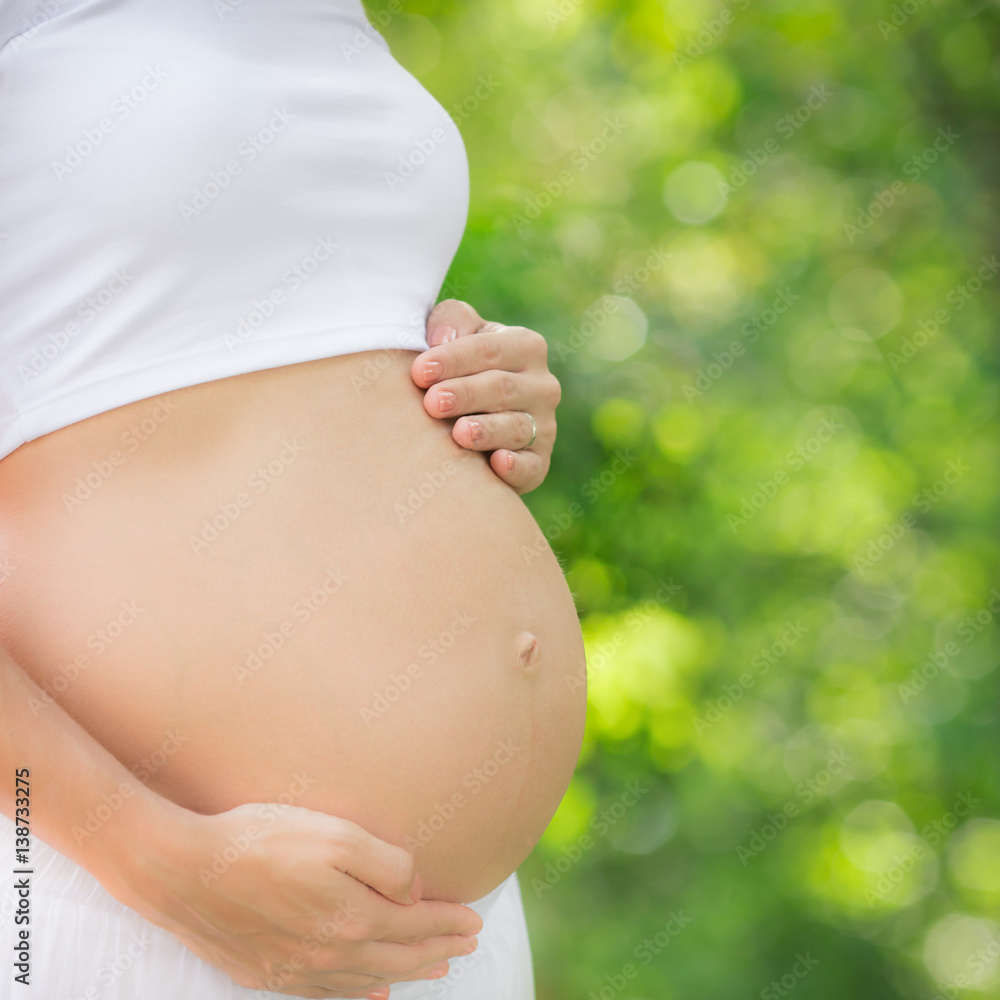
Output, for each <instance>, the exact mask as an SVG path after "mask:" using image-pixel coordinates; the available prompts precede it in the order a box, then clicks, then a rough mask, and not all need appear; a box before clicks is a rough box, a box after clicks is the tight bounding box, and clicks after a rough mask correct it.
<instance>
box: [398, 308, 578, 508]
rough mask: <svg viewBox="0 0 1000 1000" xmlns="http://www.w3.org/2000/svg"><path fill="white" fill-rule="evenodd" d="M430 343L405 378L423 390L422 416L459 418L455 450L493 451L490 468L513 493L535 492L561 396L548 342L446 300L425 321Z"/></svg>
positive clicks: (549, 453) (545, 466)
mask: <svg viewBox="0 0 1000 1000" xmlns="http://www.w3.org/2000/svg"><path fill="white" fill-rule="evenodd" d="M452 331H454V332H452ZM472 334H475V335H476V336H474V337H473V336H472ZM427 343H428V344H431V345H432V346H431V348H430V350H427V351H424V352H423V354H420V355H418V356H417V357H416V359H415V360H414V362H413V367H412V369H411V372H410V374H411V376H412V378H413V381H414V382H415V383H416V384H417V385H418V386H420V388H421V389H428V392H427V393H426V395H425V396H424V409H425V410H426V411H427V412H428V413H429V414H430V415H431V416H432V417H439V418H454V417H461V419H459V420H457V421H456V422H455V426H454V427H453V429H452V437H453V438H454V440H455V443H456V444H458V445H461V446H462V447H463V448H468V449H470V450H472V451H488V452H492V454H491V455H490V466H491V468H492V469H493V471H494V472H495V473H496V474H497V475H498V476H499V477H500V478H501V479H502V480H503V481H504V482H505V483H507V485H508V486H510V487H512V488H513V489H514V490H515V491H516V492H517V493H518V494H523V493H528V492H529V491H531V490H533V489H535V488H536V487H537V486H540V485H541V483H542V480H543V479H545V476H546V474H547V473H548V471H549V460H550V458H551V456H552V447H553V445H554V444H555V440H556V407H557V406H558V405H559V399H560V396H561V392H562V390H561V389H560V386H559V380H558V379H557V378H556V377H555V375H553V374H552V372H550V371H549V367H548V346H547V344H546V342H545V338H544V337H543V336H542V335H541V334H540V333H536V332H535V331H534V330H529V329H527V328H526V327H523V326H504V325H503V324H502V323H491V322H487V321H486V320H484V319H482V318H481V317H480V315H479V313H477V312H476V310H475V309H474V308H473V307H472V306H470V305H469V304H468V303H467V302H460V301H458V300H457V299H445V301H443V302H439V303H438V304H437V305H436V306H435V307H434V309H433V310H432V311H431V314H430V316H428V317H427ZM428 366H430V367H428ZM529 414H530V418H529V416H528V415H529ZM532 420H533V421H534V423H532Z"/></svg>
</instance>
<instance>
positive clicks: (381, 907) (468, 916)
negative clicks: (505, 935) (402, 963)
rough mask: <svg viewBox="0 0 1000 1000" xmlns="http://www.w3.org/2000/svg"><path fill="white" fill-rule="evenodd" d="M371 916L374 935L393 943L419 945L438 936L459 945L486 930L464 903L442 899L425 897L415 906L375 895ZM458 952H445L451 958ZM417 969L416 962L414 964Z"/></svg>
mask: <svg viewBox="0 0 1000 1000" xmlns="http://www.w3.org/2000/svg"><path fill="white" fill-rule="evenodd" d="M374 902H375V903H376V905H375V906H374V907H373V911H372V915H371V919H372V922H373V924H374V927H375V930H374V932H373V933H372V935H371V937H372V938H374V939H377V940H378V941H382V942H387V943H390V944H403V945H411V944H419V943H420V942H422V941H428V940H432V939H437V940H438V941H441V942H446V941H451V942H452V944H453V945H456V947H461V946H464V945H465V944H467V943H468V941H467V940H466V939H467V938H468V937H471V936H474V935H476V934H478V933H479V932H480V931H481V930H482V929H483V918H482V917H481V916H479V914H478V913H476V911H475V910H473V909H471V908H470V907H468V906H463V905H462V904H461V903H448V902H445V901H444V900H441V899H424V900H421V901H420V902H419V903H414V904H413V905H412V906H396V905H395V904H393V903H390V902H388V901H387V900H381V901H380V900H379V899H378V897H375V898H374ZM457 954H458V951H457V950H456V951H454V952H452V953H451V954H445V955H442V956H441V958H442V959H445V958H451V957H453V956H454V955H457ZM410 967H411V968H413V965H411V966H410Z"/></svg>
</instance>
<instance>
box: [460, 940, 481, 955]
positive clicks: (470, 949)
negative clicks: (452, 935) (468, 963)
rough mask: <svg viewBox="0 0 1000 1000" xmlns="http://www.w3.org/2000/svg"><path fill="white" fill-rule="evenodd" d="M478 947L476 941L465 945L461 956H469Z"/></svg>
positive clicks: (477, 941)
mask: <svg viewBox="0 0 1000 1000" xmlns="http://www.w3.org/2000/svg"><path fill="white" fill-rule="evenodd" d="M478 947H479V940H478V939H476V940H474V941H473V942H472V943H471V944H469V945H466V947H465V948H464V949H463V951H462V954H463V955H471V954H472V953H473V952H474V951H475V950H476V949H477V948H478Z"/></svg>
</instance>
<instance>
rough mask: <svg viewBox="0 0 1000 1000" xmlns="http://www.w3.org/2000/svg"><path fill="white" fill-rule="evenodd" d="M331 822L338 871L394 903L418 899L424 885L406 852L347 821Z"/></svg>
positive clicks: (413, 861)
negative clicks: (333, 824)
mask: <svg viewBox="0 0 1000 1000" xmlns="http://www.w3.org/2000/svg"><path fill="white" fill-rule="evenodd" d="M334 822H335V824H336V825H335V827H334V832H333V839H334V841H335V842H336V845H335V846H336V847H337V849H338V850H337V853H336V860H335V862H334V864H335V866H336V867H337V868H338V869H339V870H340V871H342V872H343V873H344V874H345V875H350V876H351V878H354V879H357V880H358V881H359V882H364V884H365V885H367V886H371V888H372V889H374V890H375V891H376V892H378V893H381V894H382V895H383V896H385V897H386V899H391V900H392V901H393V902H396V903H404V904H409V903H416V902H417V901H418V900H419V899H420V892H421V890H422V888H423V885H422V883H421V881H420V876H419V875H417V866H416V861H415V860H414V857H413V855H412V854H411V853H410V852H409V851H407V850H405V849H404V848H402V847H396V846H395V845H394V844H390V843H387V842H386V841H384V840H379V839H378V837H375V836H373V835H372V834H370V833H369V832H368V831H367V830H365V829H363V828H362V827H360V826H358V825H357V824H356V823H352V822H350V820H345V819H337V820H335V821H334Z"/></svg>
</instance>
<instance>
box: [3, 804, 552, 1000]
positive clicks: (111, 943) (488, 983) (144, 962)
mask: <svg viewBox="0 0 1000 1000" xmlns="http://www.w3.org/2000/svg"><path fill="white" fill-rule="evenodd" d="M18 867H20V866H19V865H16V864H15V862H14V823H13V822H12V821H11V820H10V819H9V818H8V817H7V816H3V815H0V878H2V879H3V885H2V890H0V953H2V954H3V955H4V956H5V958H4V963H5V966H4V968H3V969H2V970H0V998H3V1000H7V998H15V997H18V998H19V997H24V998H27V1000H30V998H38V1000H274V998H277V997H281V996H285V997H286V1000H287V994H279V993H272V992H271V991H269V990H250V989H246V988H245V987H243V986H239V985H237V984H236V983H234V982H233V981H232V979H230V978H229V976H228V975H227V974H226V973H225V972H222V971H221V970H220V969H216V968H215V967H214V966H212V965H209V964H208V963H207V962H205V961H203V960H202V959H200V958H198V956H196V955H195V954H193V953H192V952H190V951H188V950H187V948H185V947H184V945H182V944H181V943H180V941H178V940H177V938H175V937H174V936H173V935H172V934H170V933H169V932H168V931H165V930H163V929H162V928H160V927H157V926H156V925H155V924H151V923H150V922H149V921H148V920H146V919H144V918H143V917H141V916H139V914H138V913H136V912H135V910H132V909H130V908H129V907H127V906H125V905H124V904H122V903H120V902H118V900H117V899H115V898H114V897H113V896H111V895H109V894H108V892H106V891H105V889H104V888H103V887H102V886H101V884H100V883H99V882H98V881H97V880H96V879H95V878H94V877H93V875H91V874H90V873H89V872H88V871H86V870H85V869H83V868H81V867H80V866H79V865H77V864H75V863H74V862H73V861H70V860H69V858H67V857H64V856H63V855H62V854H60V853H59V852H58V851H56V850H54V849H53V848H51V847H50V846H49V845H48V844H46V843H44V842H42V841H40V840H39V839H38V838H37V837H32V838H31V849H30V864H29V866H28V867H29V868H30V869H31V871H32V874H31V875H29V876H26V877H27V878H28V879H29V881H30V896H29V901H30V911H29V913H30V924H28V925H27V926H28V927H29V929H30V938H29V954H30V959H29V964H30V985H29V986H28V987H25V986H23V985H21V984H20V983H16V982H14V981H13V976H14V974H15V972H16V971H17V970H16V969H13V968H12V966H13V963H14V962H15V961H16V955H15V951H14V944H15V941H16V940H17V935H18V931H19V930H20V929H21V928H22V927H23V926H24V925H23V924H15V914H16V913H17V911H18V899H19V897H18V894H17V892H16V890H15V882H16V881H17V880H18V879H19V878H22V877H25V876H19V875H14V874H11V873H12V872H13V870H14V869H15V868H18ZM469 905H470V907H471V908H472V909H474V910H475V911H476V912H477V913H478V914H479V915H480V916H481V917H482V918H483V929H482V931H481V932H480V934H479V947H478V948H477V949H476V951H474V952H473V953H472V954H471V955H467V956H465V957H462V958H456V959H453V960H452V961H451V969H450V971H449V973H448V975H447V976H446V977H445V978H444V979H437V980H431V981H428V980H424V981H421V982H412V983H399V984H397V985H395V986H393V987H392V989H391V998H392V1000H534V996H535V989H534V980H533V976H532V969H531V949H530V946H529V943H528V931H527V926H526V925H525V920H524V908H523V906H522V903H521V890H520V887H519V885H518V882H517V875H516V874H514V875H511V876H510V878H508V879H507V880H506V881H505V882H504V883H503V884H502V885H500V886H498V887H497V888H496V889H494V890H493V892H491V893H490V894H489V895H488V896H484V897H483V899H481V900H478V901H477V902H475V903H470V904H469Z"/></svg>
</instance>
